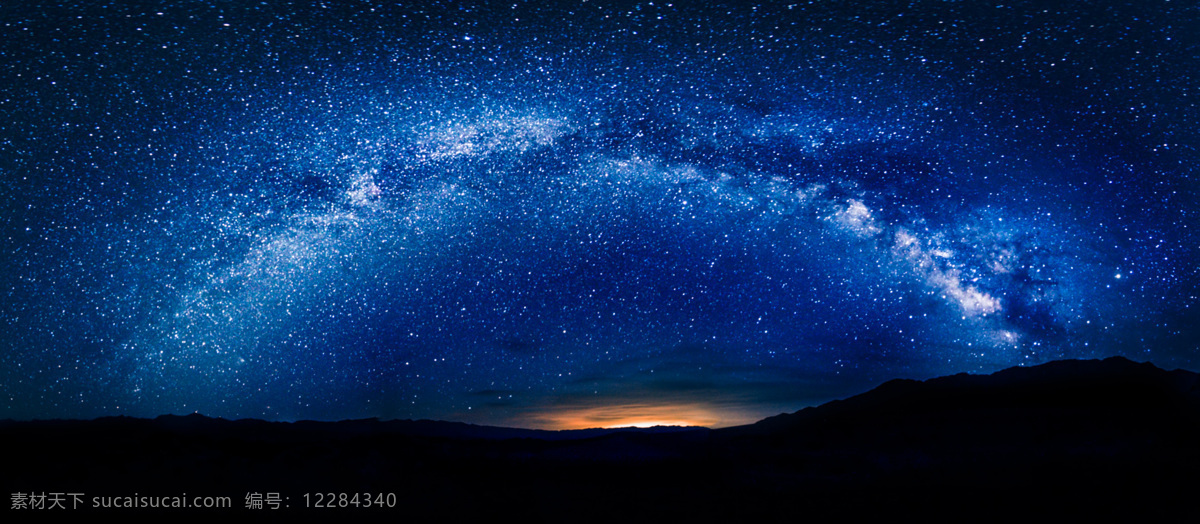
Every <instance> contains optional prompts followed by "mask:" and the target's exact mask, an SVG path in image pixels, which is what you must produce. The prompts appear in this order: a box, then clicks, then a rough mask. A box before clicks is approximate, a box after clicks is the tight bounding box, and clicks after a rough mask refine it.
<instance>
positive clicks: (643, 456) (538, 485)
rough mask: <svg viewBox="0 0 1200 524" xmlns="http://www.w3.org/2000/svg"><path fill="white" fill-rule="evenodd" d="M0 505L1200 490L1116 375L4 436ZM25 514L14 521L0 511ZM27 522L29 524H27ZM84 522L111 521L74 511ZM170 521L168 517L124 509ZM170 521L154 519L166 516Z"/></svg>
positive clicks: (539, 504)
mask: <svg viewBox="0 0 1200 524" xmlns="http://www.w3.org/2000/svg"><path fill="white" fill-rule="evenodd" d="M0 439H2V442H3V444H4V449H5V450H8V457H7V459H6V465H5V467H4V474H3V476H2V480H0V482H2V483H3V488H4V489H5V490H6V492H8V493H10V494H13V493H24V492H35V493H36V492H63V493H72V492H78V493H84V494H85V495H86V502H88V503H90V500H91V497H93V496H95V495H104V496H113V495H121V496H132V495H133V494H134V493H137V494H140V495H159V496H165V495H178V494H180V493H188V494H191V495H205V496H216V495H223V496H230V497H231V499H232V502H233V508H231V509H220V510H219V509H203V510H199V509H197V510H192V511H194V512H197V513H202V514H205V515H213V516H217V515H225V514H229V515H232V514H241V515H246V514H248V513H247V512H252V511H255V510H247V509H245V505H244V501H245V498H246V495H247V494H248V493H271V492H274V493H279V494H281V497H283V500H284V501H285V504H284V505H285V506H286V507H281V509H279V510H257V511H281V512H290V513H296V514H299V513H300V512H312V511H318V510H316V509H312V508H307V509H306V508H305V505H306V500H305V494H306V493H308V494H310V496H309V500H308V501H307V503H308V505H311V504H312V503H313V502H314V499H313V496H314V495H315V494H317V493H325V494H327V493H343V492H345V493H360V494H361V493H373V494H378V493H394V494H395V499H394V500H395V501H396V502H395V504H393V505H392V506H391V507H384V508H378V507H374V508H363V507H357V508H356V507H345V508H333V509H325V510H324V511H333V512H341V514H343V515H346V516H349V517H351V518H362V517H367V518H389V519H392V518H419V519H450V520H462V519H468V518H471V519H475V518H492V517H495V516H498V515H509V516H516V517H521V518H524V519H527V520H534V521H540V520H553V521H562V520H581V519H582V520H593V519H595V520H613V519H622V520H630V519H632V520H652V519H653V520H657V519H660V518H661V519H671V520H679V519H682V518H695V519H700V520H706V521H707V520H715V519H725V518H730V519H733V518H736V519H747V518H753V519H767V520H775V519H787V520H795V519H797V518H810V517H844V516H851V515H858V516H895V515H900V514H908V515H916V516H926V517H943V518H955V519H963V518H974V517H975V516H978V515H980V514H981V513H983V514H986V515H988V516H1009V517H1024V516H1029V515H1033V514H1038V515H1041V516H1045V515H1046V512H1057V513H1061V514H1063V515H1071V516H1073V517H1076V518H1077V517H1080V516H1110V517H1111V516H1114V515H1116V516H1122V515H1124V516H1128V517H1136V518H1146V517H1150V518H1154V517H1156V516H1157V517H1163V518H1165V517H1167V516H1170V515H1172V514H1173V513H1174V512H1177V511H1183V510H1187V509H1188V508H1193V509H1194V500H1195V494H1196V493H1197V492H1198V491H1197V489H1198V488H1200V473H1198V472H1200V375H1197V374H1196V373H1193V372H1189V371H1182V370H1176V371H1165V370H1162V369H1159V368H1157V367H1155V366H1153V365H1151V364H1139V363H1135V362H1132V361H1129V360H1127V359H1123V358H1110V359H1105V360H1095V361H1059V362H1052V363H1048V364H1044V365H1041V366H1035V367H1029V368H1011V369H1008V370H1004V371H1000V372H997V373H994V374H991V375H986V376H976V375H966V374H961V375H954V376H949V377H942V378H936V379H931V380H927V381H913V380H894V381H891V382H887V383H885V384H883V385H881V386H879V387H878V388H876V389H873V390H871V391H869V392H867V393H864V394H861V395H858V396H855V397H851V398H848V399H845V400H839V401H834V402H830V403H827V404H824V405H821V406H818V407H813V408H806V409H803V410H800V411H798V412H796V413H791V414H785V415H779V416H776V417H771V418H768V419H765V420H762V421H760V422H758V423H755V424H751V425H748V426H740V427H734V428H724V429H717V430H710V429H705V428H677V427H676V428H648V429H637V428H624V429H595V430H580V431H565V432H555V431H539V430H524V429H513V428H496V427H486V426H474V425H470V424H462V423H453V422H435V421H379V420H374V419H369V420H351V421H342V422H312V421H301V422H295V423H280V422H263V421H257V420H237V421H229V420H223V419H213V418H208V417H204V416H201V415H189V416H183V417H180V416H162V417H158V418H156V419H135V418H127V417H111V418H101V419H96V420H92V421H71V420H65V421H64V420H50V421H3V422H0ZM12 511H20V510H12ZM26 511H32V510H26ZM76 511H79V512H85V511H92V512H114V511H121V510H114V509H100V510H91V509H80V510H76ZM125 511H141V512H155V511H157V512H160V513H163V514H164V515H167V514H169V515H174V514H179V513H181V512H183V511H184V510H178V509H175V510H161V509H160V510H149V509H139V510H125ZM168 512H169V513H168Z"/></svg>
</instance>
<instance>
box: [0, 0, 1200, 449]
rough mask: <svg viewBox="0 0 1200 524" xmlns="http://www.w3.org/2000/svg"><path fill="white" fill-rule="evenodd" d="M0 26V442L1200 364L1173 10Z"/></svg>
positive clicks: (28, 21) (581, 408)
mask: <svg viewBox="0 0 1200 524" xmlns="http://www.w3.org/2000/svg"><path fill="white" fill-rule="evenodd" d="M96 4H97V3H95V2H79V3H78V5H52V4H46V5H41V6H36V5H34V4H32V3H27V2H9V3H7V4H5V5H4V6H2V7H0V23H2V24H3V26H2V28H0V35H2V36H0V206H2V209H3V212H2V214H0V243H2V250H0V399H2V400H3V403H2V406H3V408H2V409H0V418H18V419H28V418H63V417H84V418H92V417H97V416H107V415H133V416H145V417H152V416H157V415H160V414H166V413H175V414H184V413H192V412H199V413H202V414H205V415H210V416H219V417H226V418H244V417H255V418H264V419H268V420H299V419H318V420H338V419H347V418H364V417H380V418H385V419H391V418H432V419H443V420H457V421H465V422H472V423H483V424H496V425H508V426H520V427H538V428H565V427H592V426H610V425H628V424H653V423H668V424H701V425H709V426H728V425H735V424H741V423H748V422H752V421H754V420H757V419H760V418H763V417H765V416H769V415H773V414H776V413H780V412H785V411H786V412H790V411H795V410H797V409H800V408H802V407H805V406H809V405H814V404H817V403H820V402H824V401H826V400H829V399H833V398H839V397H845V396H848V395H852V394H855V393H859V392H861V391H865V390H866V389H869V388H871V387H873V386H875V385H877V384H878V383H880V382H882V381H885V380H888V379H891V378H898V377H906V378H929V377H933V376H938V375H946V374H953V373H959V372H972V373H984V372H992V371H995V370H998V369H1001V368H1005V367H1009V366H1014V365H1032V364H1038V363H1043V362H1046V361H1050V360H1056V359H1063V358H1097V357H1106V356H1113V355H1123V356H1127V357H1129V358H1132V359H1134V360H1138V361H1147V360H1148V361H1151V362H1153V363H1155V364H1156V365H1159V366H1160V367H1165V368H1168V369H1170V368H1176V367H1183V368H1189V369H1197V368H1200V303H1198V302H1200V299H1198V295H1200V291H1198V288H1200V274H1198V272H1197V262H1198V261H1200V242H1198V238H1197V236H1198V235H1197V233H1198V231H1200V204H1198V202H1200V178H1198V174H1197V165H1198V161H1200V151H1198V150H1197V147H1200V135H1198V133H1197V124H1200V109H1198V107H1197V102H1198V101H1200V100H1198V99H1200V75H1198V74H1197V73H1198V72H1200V8H1198V7H1197V5H1196V4H1195V3H1192V2H1181V1H1166V0H1157V1H1155V0H1151V1H1144V2H1128V3H1125V2H1120V3H1116V2H1065V1H1064V2H1029V1H1010V0H997V1H993V2H974V1H960V2H956V1H932V0H931V1H920V0H918V1H914V2H911V3H909V4H907V5H902V4H901V3H894V2H837V1H820V2H808V3H803V2H801V3H796V4H787V3H763V4H757V5H756V4H749V3H736V4H730V5H727V6H714V5H711V4H710V5H707V6H704V7H700V6H696V5H694V4H691V3H689V4H688V5H686V6H685V5H681V4H674V5H673V4H671V3H665V2H661V1H655V2H643V3H620V4H612V3H607V2H595V1H593V2H579V3H568V2H559V3H554V4H546V3H540V2H518V3H511V2H510V3H500V2H496V3H490V4H483V5H469V4H460V3H454V2H444V3H435V2H417V3H416V5H412V6H395V5H392V4H390V3H368V2H328V3H326V4H325V5H320V4H316V5H307V4H306V5H291V4H285V3H282V2H263V3H262V5H251V3H250V2H231V1H211V2H182V3H171V4H168V5H161V6H157V7H151V8H146V7H144V6H141V5H128V4H124V3H121V4H116V5H96Z"/></svg>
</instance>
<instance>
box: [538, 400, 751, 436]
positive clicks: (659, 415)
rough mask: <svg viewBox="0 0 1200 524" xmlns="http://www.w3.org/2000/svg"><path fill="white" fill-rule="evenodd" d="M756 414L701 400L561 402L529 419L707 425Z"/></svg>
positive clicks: (563, 424) (565, 425) (555, 425)
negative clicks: (610, 402) (676, 401)
mask: <svg viewBox="0 0 1200 524" xmlns="http://www.w3.org/2000/svg"><path fill="white" fill-rule="evenodd" d="M756 420H757V418H756V417H755V416H754V415H752V414H749V413H746V412H745V411H743V410H739V409H735V408H734V407H733V406H716V405H711V404H707V403H702V402H685V403H674V404H652V403H643V402H635V403H625V404H609V405H590V406H589V405H577V406H561V407H559V408H557V409H556V410H553V411H548V412H542V413H538V414H536V415H531V416H529V417H528V418H527V419H526V421H525V422H526V423H527V424H528V425H529V426H531V427H538V428H542V429H552V430H563V429H586V428H624V427H639V428H647V427H653V426H704V427H709V428H717V427H727V426H736V425H740V424H749V423H752V422H754V421H756Z"/></svg>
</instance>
